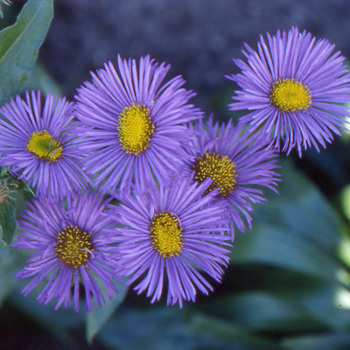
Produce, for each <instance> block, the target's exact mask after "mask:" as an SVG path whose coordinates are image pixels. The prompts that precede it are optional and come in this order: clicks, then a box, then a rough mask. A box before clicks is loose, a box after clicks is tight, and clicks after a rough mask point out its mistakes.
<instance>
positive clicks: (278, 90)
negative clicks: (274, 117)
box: [270, 79, 311, 112]
mask: <svg viewBox="0 0 350 350" xmlns="http://www.w3.org/2000/svg"><path fill="white" fill-rule="evenodd" d="M270 100H271V103H272V104H273V105H274V106H276V107H277V108H278V109H279V110H280V111H282V112H294V111H300V110H305V109H307V108H308V107H309V106H310V105H311V93H310V90H309V89H308V88H307V86H305V85H303V84H302V83H301V82H299V81H295V80H294V79H283V80H278V81H276V82H275V83H273V85H272V90H271V94H270Z"/></svg>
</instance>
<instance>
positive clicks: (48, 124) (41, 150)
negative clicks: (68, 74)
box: [0, 92, 87, 199]
mask: <svg viewBox="0 0 350 350" xmlns="http://www.w3.org/2000/svg"><path fill="white" fill-rule="evenodd" d="M72 109H73V104H72V103H69V102H67V101H66V99H65V98H63V99H62V98H58V97H57V96H52V95H50V94H48V95H47V97H46V100H45V104H44V107H43V108H41V96H40V92H38V93H37V94H35V93H34V92H32V93H31V94H29V92H27V93H26V100H22V99H21V97H20V96H17V97H16V98H15V99H12V100H11V102H10V103H6V104H5V105H4V106H3V107H2V108H1V109H0V114H2V115H3V116H4V117H5V118H0V135H1V138H0V165H1V166H2V167H5V166H8V167H9V170H10V172H12V173H15V174H16V175H18V178H19V179H24V180H25V181H26V182H27V183H28V184H29V186H31V187H33V188H35V189H36V195H37V196H52V197H54V198H57V199H59V198H63V197H64V196H67V195H68V194H69V193H70V192H71V191H73V190H78V189H79V188H83V187H85V186H86V181H87V178H86V175H85V174H84V172H83V171H82V166H81V157H80V156H79V155H78V154H77V152H76V151H77V149H76V146H75V145H74V137H73V135H72V133H71V128H72V126H71V124H70V122H71V120H72V118H73V117H72Z"/></svg>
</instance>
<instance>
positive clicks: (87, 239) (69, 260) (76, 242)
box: [55, 226, 94, 268]
mask: <svg viewBox="0 0 350 350" xmlns="http://www.w3.org/2000/svg"><path fill="white" fill-rule="evenodd" d="M55 249H56V254H57V256H58V258H59V259H61V260H62V261H63V262H64V263H65V264H66V265H68V266H69V267H72V268H77V267H79V266H86V263H87V261H88V260H89V258H90V255H92V254H93V251H94V249H93V247H92V243H91V234H89V233H87V232H86V231H83V230H81V229H79V228H78V227H76V226H75V227H73V226H67V227H66V228H65V229H64V230H63V231H62V232H61V233H59V234H58V239H57V243H56V245H55Z"/></svg>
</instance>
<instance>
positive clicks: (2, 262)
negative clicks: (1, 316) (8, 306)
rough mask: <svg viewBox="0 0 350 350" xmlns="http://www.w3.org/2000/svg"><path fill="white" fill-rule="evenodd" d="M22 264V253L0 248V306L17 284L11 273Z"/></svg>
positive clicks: (17, 269)
mask: <svg viewBox="0 0 350 350" xmlns="http://www.w3.org/2000/svg"><path fill="white" fill-rule="evenodd" d="M23 264H24V258H23V255H22V254H20V253H19V252H18V251H17V250H14V249H12V248H2V249H0V286H1V288H0V306H1V304H2V303H3V301H4V300H5V299H6V298H7V297H8V295H9V294H10V293H11V291H12V289H13V288H14V287H15V285H16V284H18V280H16V279H15V278H14V277H13V275H14V274H15V272H17V271H19V270H20V269H21V267H22V266H23Z"/></svg>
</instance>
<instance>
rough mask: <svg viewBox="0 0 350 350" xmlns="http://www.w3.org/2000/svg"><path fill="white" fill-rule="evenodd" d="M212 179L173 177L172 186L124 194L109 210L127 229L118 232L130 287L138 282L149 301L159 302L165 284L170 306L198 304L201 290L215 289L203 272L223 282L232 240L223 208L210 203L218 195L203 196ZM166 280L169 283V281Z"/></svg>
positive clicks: (170, 184) (120, 229)
mask: <svg viewBox="0 0 350 350" xmlns="http://www.w3.org/2000/svg"><path fill="white" fill-rule="evenodd" d="M210 182H211V181H210V180H207V181H205V182H204V183H203V184H201V185H199V186H198V184H197V183H194V182H193V181H192V179H189V178H179V177H174V178H173V180H172V181H171V183H169V184H168V185H160V187H159V188H157V187H154V188H152V189H150V190H149V192H148V193H144V194H136V195H135V197H133V196H131V195H124V197H123V198H118V199H120V200H121V202H122V204H121V205H120V206H118V207H111V210H110V211H109V215H110V216H111V219H112V220H113V221H115V222H117V223H119V224H122V225H125V226H126V227H120V228H118V229H117V235H118V240H119V242H120V243H119V245H118V249H119V257H120V260H119V264H120V267H121V273H123V274H124V275H125V276H127V277H128V276H130V278H129V279H128V281H127V284H131V283H133V282H135V281H137V280H138V281H139V283H138V284H137V285H136V287H135V288H134V289H135V290H137V291H138V294H139V293H141V292H142V291H144V290H147V297H152V299H151V302H152V303H153V302H154V301H155V300H159V299H160V297H161V295H162V293H163V289H164V284H167V290H168V293H167V304H172V305H174V304H176V303H179V305H180V307H182V305H183V300H191V301H194V300H195V298H196V293H197V291H196V290H197V289H199V290H200V291H201V292H203V293H204V294H208V290H212V287H211V286H210V284H209V283H208V282H207V281H206V279H205V278H204V277H203V276H202V274H203V272H204V273H206V274H208V275H209V276H210V277H211V278H213V279H214V280H216V281H220V280H221V276H222V274H223V266H226V264H227V263H228V261H229V258H228V254H229V250H228V249H226V248H225V247H229V246H230V244H229V243H228V242H227V241H229V240H230V237H229V236H227V235H225V234H223V233H225V232H227V231H229V228H228V226H227V225H226V223H227V219H224V213H225V212H224V208H223V207H222V206H221V205H220V204H213V203H211V202H212V200H213V198H214V197H215V194H216V192H212V193H211V194H209V195H208V196H203V193H204V191H205V190H206V189H207V187H208V185H209V183H210ZM166 280H167V283H166Z"/></svg>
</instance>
